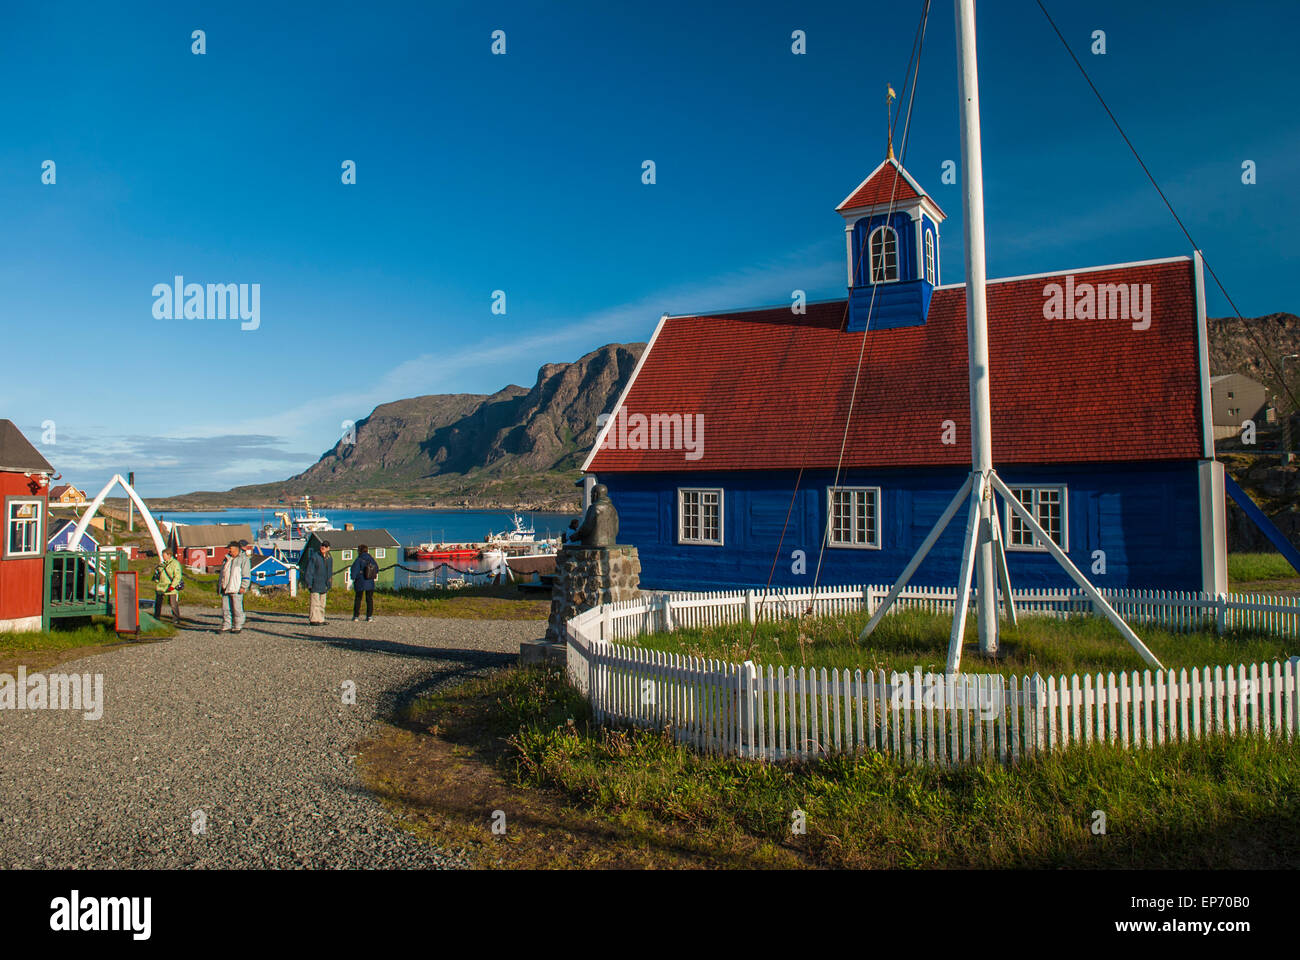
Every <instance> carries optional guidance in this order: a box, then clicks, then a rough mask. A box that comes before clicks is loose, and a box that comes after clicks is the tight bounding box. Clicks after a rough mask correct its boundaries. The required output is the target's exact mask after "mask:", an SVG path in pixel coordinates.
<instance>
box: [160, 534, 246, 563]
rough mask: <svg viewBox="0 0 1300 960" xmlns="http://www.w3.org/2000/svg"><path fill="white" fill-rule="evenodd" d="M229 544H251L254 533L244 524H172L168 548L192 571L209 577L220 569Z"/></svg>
mask: <svg viewBox="0 0 1300 960" xmlns="http://www.w3.org/2000/svg"><path fill="white" fill-rule="evenodd" d="M231 540H247V541H248V542H249V543H252V542H253V531H252V530H251V529H250V528H249V526H248V524H246V523H175V524H172V528H171V533H170V534H169V536H168V540H167V546H169V547H170V548H171V551H172V555H173V556H175V557H176V558H177V559H179V560H180V561H181V563H183V564H184V565H185V566H187V567H189V568H190V569H191V570H202V571H204V572H208V573H211V572H212V571H213V570H218V569H220V567H221V561H222V559H223V558H224V557H225V555H226V547H227V546H228V545H229V544H230V541H231Z"/></svg>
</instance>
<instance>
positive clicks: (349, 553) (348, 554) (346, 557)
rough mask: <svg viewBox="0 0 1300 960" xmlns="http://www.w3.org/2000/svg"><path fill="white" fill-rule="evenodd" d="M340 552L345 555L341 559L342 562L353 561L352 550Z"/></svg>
mask: <svg viewBox="0 0 1300 960" xmlns="http://www.w3.org/2000/svg"><path fill="white" fill-rule="evenodd" d="M339 552H340V553H341V554H343V556H341V557H339V559H340V560H351V559H352V551H351V550H340V551H339Z"/></svg>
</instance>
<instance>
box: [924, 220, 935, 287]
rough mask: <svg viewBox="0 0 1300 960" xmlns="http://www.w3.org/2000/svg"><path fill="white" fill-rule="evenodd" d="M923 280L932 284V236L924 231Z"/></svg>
mask: <svg viewBox="0 0 1300 960" xmlns="http://www.w3.org/2000/svg"><path fill="white" fill-rule="evenodd" d="M925 279H926V281H927V282H929V283H930V284H931V285H933V284H934V234H933V233H931V232H930V231H929V230H927V231H925Z"/></svg>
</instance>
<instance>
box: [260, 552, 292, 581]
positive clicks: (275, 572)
mask: <svg viewBox="0 0 1300 960" xmlns="http://www.w3.org/2000/svg"><path fill="white" fill-rule="evenodd" d="M252 575H253V586H255V587H287V586H288V585H289V565H288V564H287V563H285V562H284V561H283V560H281V559H280V558H279V557H253V574H252Z"/></svg>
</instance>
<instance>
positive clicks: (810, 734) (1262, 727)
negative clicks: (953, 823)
mask: <svg viewBox="0 0 1300 960" xmlns="http://www.w3.org/2000/svg"><path fill="white" fill-rule="evenodd" d="M887 592H888V588H887V587H880V586H864V587H828V588H824V589H821V590H818V591H817V593H816V595H813V594H812V593H811V592H810V591H807V590H803V591H796V590H787V591H773V593H772V595H771V596H769V597H768V600H767V602H763V598H762V595H761V593H760V592H759V591H729V592H721V593H711V594H668V595H664V596H660V597H653V598H646V599H644V600H635V601H625V602H621V603H613V604H606V605H604V606H601V607H597V608H595V609H592V610H589V611H586V612H585V613H582V614H579V615H578V616H576V617H574V618H573V619H571V620H570V621H569V622H568V624H567V637H568V653H567V657H568V674H569V676H570V678H571V679H572V680H573V682H574V683H575V684H576V685H577V686H578V687H579V689H581V690H582V691H583V692H584V693H585V695H586V696H587V697H588V699H589V701H590V703H591V705H592V708H593V710H594V713H595V717H596V720H597V721H598V722H601V723H607V724H627V725H633V726H640V727H647V728H654V729H665V730H671V731H672V733H673V735H674V737H676V738H677V739H678V740H679V741H682V742H685V743H689V744H691V745H692V746H694V747H695V748H697V749H699V750H702V751H705V752H709V753H719V754H726V755H732V756H741V757H747V758H754V759H761V760H784V759H807V758H811V757H816V756H823V755H827V754H833V753H841V752H853V751H860V750H878V751H882V752H887V753H890V754H893V755H895V756H898V757H900V758H903V759H905V760H912V761H918V762H927V763H939V764H945V765H947V764H954V763H963V762H970V761H978V760H981V759H983V758H985V757H993V758H997V759H999V760H1002V761H1004V762H1013V761H1015V760H1016V759H1018V758H1020V757H1022V756H1025V755H1026V754H1029V753H1034V752H1039V751H1044V750H1050V749H1054V748H1059V747H1065V746H1068V745H1070V744H1072V743H1079V742H1082V743H1091V742H1108V743H1115V744H1120V745H1122V746H1124V747H1143V746H1151V745H1154V744H1158V743H1165V742H1169V741H1185V740H1196V739H1199V738H1202V737H1207V736H1214V735H1236V734H1255V735H1259V736H1264V737H1285V738H1286V739H1288V740H1289V739H1291V738H1293V737H1294V736H1296V734H1297V732H1300V710H1298V709H1297V689H1300V659H1298V658H1294V657H1293V658H1291V660H1290V661H1289V662H1287V663H1282V662H1280V661H1275V662H1272V663H1256V664H1251V665H1249V666H1247V665H1244V664H1239V665H1237V666H1236V667H1233V666H1228V667H1226V668H1225V667H1222V666H1220V667H1213V668H1211V667H1204V668H1198V669H1192V670H1190V671H1189V670H1186V669H1184V670H1178V671H1175V670H1167V671H1155V672H1154V674H1153V673H1152V671H1150V670H1147V671H1143V672H1142V673H1140V674H1139V673H1138V672H1133V673H1120V674H1119V675H1118V677H1117V676H1116V675H1115V674H1114V673H1109V674H1106V675H1104V676H1103V675H1102V674H1100V673H1099V674H1088V675H1085V676H1083V677H1082V678H1080V677H1079V676H1077V675H1075V676H1071V677H1065V676H1059V677H1057V676H1050V677H1047V678H1045V679H1044V678H1043V677H1041V676H1038V675H1035V676H1032V677H1029V676H1021V677H1009V678H1008V677H1002V676H998V675H992V674H960V675H947V676H946V675H944V674H937V673H922V672H921V670H920V668H917V669H916V670H914V671H913V672H911V673H897V672H895V673H891V674H889V675H886V674H885V671H883V670H879V671H875V672H872V671H867V672H866V673H863V671H861V670H854V671H852V672H850V671H849V670H827V669H825V668H823V669H820V670H818V669H813V668H807V667H800V668H797V669H796V668H794V667H785V666H780V667H776V668H773V667H772V666H770V665H768V666H766V667H758V666H755V665H754V664H753V663H751V662H748V661H746V662H745V663H743V664H734V663H727V662H725V661H721V660H711V659H704V658H699V657H690V656H685V655H680V654H668V653H661V652H658V651H653V650H644V649H639V648H636V647H629V646H626V645H624V644H620V643H618V641H619V640H623V639H628V638H630V637H634V636H638V635H641V634H645V633H653V632H660V631H664V630H672V629H680V628H683V627H702V626H709V625H714V624H722V623H740V622H753V621H754V620H755V619H762V620H774V619H781V618H785V617H790V616H797V615H800V614H803V613H804V612H805V611H806V610H808V608H809V605H810V604H811V606H812V613H813V615H814V616H834V615H842V614H849V613H857V612H861V611H863V610H868V611H869V610H874V608H875V607H874V605H875V603H878V602H879V600H880V599H881V598H882V597H883V596H884V595H885V594H886V593H887ZM955 593H956V591H955V590H944V589H941V588H940V589H931V588H918V589H917V590H908V591H905V592H904V593H903V594H902V595H901V597H900V600H901V604H900V605H901V606H904V607H912V608H916V607H919V608H922V609H928V610H933V611H935V612H947V613H951V612H952V611H953V609H954V606H955V603H956V599H955ZM1105 595H1106V598H1107V601H1108V602H1110V603H1111V604H1112V605H1113V606H1115V608H1116V609H1117V610H1118V611H1119V612H1120V613H1121V614H1122V615H1124V616H1125V617H1126V618H1128V619H1130V620H1135V621H1142V622H1146V623H1156V624H1159V625H1161V626H1164V627H1167V628H1169V629H1175V630H1197V629H1203V628H1205V627H1206V626H1207V625H1212V624H1214V625H1217V626H1218V628H1219V629H1228V628H1230V627H1251V628H1255V629H1267V630H1271V631H1273V632H1276V633H1280V634H1284V635H1287V636H1296V635H1297V629H1298V628H1300V602H1297V601H1296V600H1292V599H1290V598H1281V597H1272V596H1263V597H1258V598H1256V597H1244V596H1240V595H1221V596H1217V597H1216V596H1208V595H1200V594H1178V593H1139V592H1136V591H1109V592H1105ZM1014 596H1015V600H1016V604H1017V609H1018V612H1020V613H1021V614H1022V615H1048V616H1070V615H1078V614H1082V613H1088V612H1090V611H1091V602H1090V601H1089V600H1088V599H1087V598H1086V597H1085V596H1083V595H1082V594H1081V593H1078V592H1075V591H1065V590H1056V591H1046V590H1045V591H1033V590H1030V591H1023V592H1019V593H1017V594H1015V595H1014ZM945 604H946V607H945Z"/></svg>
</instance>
